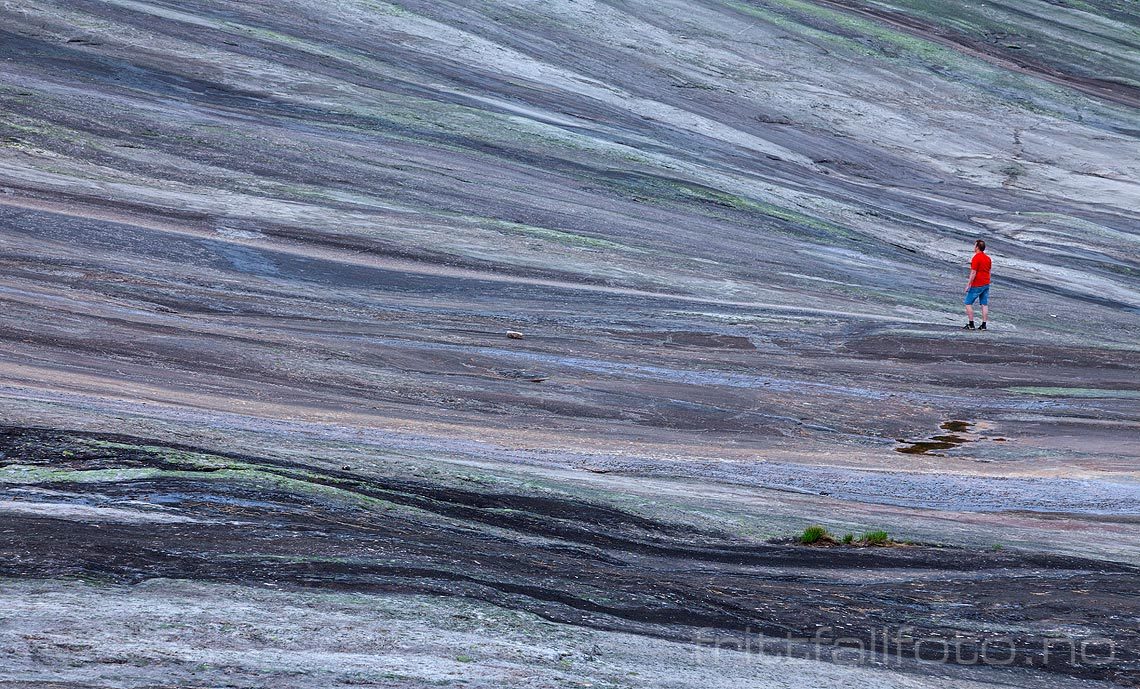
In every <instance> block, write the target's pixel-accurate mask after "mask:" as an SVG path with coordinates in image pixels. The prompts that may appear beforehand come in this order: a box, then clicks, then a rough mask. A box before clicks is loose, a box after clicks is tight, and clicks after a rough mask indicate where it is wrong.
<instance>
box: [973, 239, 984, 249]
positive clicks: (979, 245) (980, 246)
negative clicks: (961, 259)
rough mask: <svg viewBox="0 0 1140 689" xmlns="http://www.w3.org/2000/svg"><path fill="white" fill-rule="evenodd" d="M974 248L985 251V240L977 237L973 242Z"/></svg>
mask: <svg viewBox="0 0 1140 689" xmlns="http://www.w3.org/2000/svg"><path fill="white" fill-rule="evenodd" d="M974 248H975V249H977V250H978V251H985V250H986V240H984V239H979V240H978V241H976V242H974Z"/></svg>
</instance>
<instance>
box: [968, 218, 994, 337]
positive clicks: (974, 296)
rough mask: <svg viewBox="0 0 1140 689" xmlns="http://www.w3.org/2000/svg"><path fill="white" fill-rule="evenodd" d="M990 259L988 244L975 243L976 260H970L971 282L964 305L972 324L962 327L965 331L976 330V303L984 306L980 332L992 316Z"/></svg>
mask: <svg viewBox="0 0 1140 689" xmlns="http://www.w3.org/2000/svg"><path fill="white" fill-rule="evenodd" d="M990 264H991V261H990V257H989V256H986V242H985V241H984V240H981V239H979V240H978V241H976V242H974V258H972V259H970V282H969V283H967V284H966V298H965V299H964V300H962V303H963V304H965V305H966V316H967V317H968V318H969V319H970V322H969V323H967V324H966V325H963V326H962V329H963V330H973V329H974V302H975V301H977V302H979V303H980V304H981V305H982V325H981V327H979V328H978V330H985V329H986V318H987V317H988V316H989V315H990Z"/></svg>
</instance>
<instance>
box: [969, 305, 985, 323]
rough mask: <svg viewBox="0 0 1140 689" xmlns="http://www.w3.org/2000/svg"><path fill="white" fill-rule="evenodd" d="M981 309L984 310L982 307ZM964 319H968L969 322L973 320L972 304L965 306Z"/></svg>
mask: <svg viewBox="0 0 1140 689" xmlns="http://www.w3.org/2000/svg"><path fill="white" fill-rule="evenodd" d="M982 308H983V309H984V308H986V307H984V306H983V307H982ZM966 317H967V318H969V319H970V320H971V321H972V320H974V305H973V304H966Z"/></svg>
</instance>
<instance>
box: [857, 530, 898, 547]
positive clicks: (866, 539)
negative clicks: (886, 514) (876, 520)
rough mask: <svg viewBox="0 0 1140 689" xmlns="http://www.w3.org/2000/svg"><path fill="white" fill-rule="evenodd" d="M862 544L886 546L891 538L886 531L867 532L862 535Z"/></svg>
mask: <svg viewBox="0 0 1140 689" xmlns="http://www.w3.org/2000/svg"><path fill="white" fill-rule="evenodd" d="M862 541H863V543H865V544H866V545H887V544H888V543H890V542H891V537H890V535H889V534H887V532H886V531H868V532H867V533H865V534H863V539H862Z"/></svg>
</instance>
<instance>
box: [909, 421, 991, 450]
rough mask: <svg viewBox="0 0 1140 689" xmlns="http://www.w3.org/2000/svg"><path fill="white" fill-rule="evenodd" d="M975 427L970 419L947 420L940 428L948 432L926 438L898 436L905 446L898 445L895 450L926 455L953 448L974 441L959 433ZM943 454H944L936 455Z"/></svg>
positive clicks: (967, 431)
mask: <svg viewBox="0 0 1140 689" xmlns="http://www.w3.org/2000/svg"><path fill="white" fill-rule="evenodd" d="M973 427H974V424H973V423H971V422H969V421H957V420H954V421H945V422H943V423H942V425H941V426H939V428H941V429H942V430H943V431H946V433H941V434H939V435H932V436H930V437H929V438H928V439H926V440H903V439H901V438H898V441H899V442H900V443H902V444H903V447H896V448H895V452H901V453H903V454H905V455H925V454H930V453H932V452H934V451H935V450H952V449H954V448H956V447H958V446H959V445H961V444H963V443H969V442H973V441H971V440H970V439H969V438H965V437H963V436H961V435H958V434H959V433H969V432H970V430H971V429H972V428H973ZM935 456H942V455H940V454H939V455H935Z"/></svg>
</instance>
